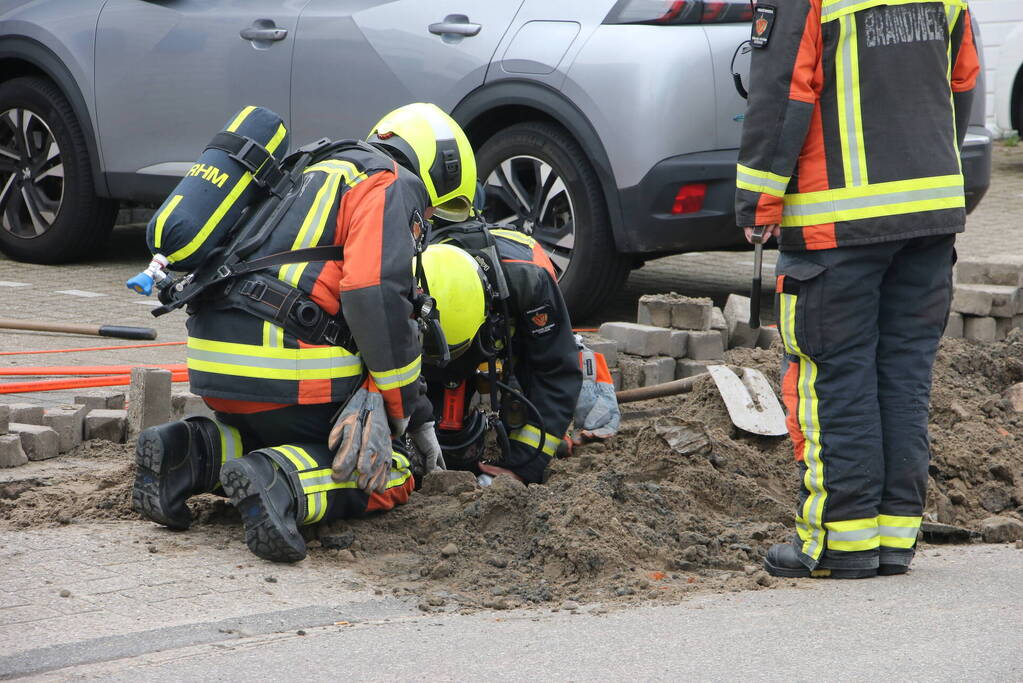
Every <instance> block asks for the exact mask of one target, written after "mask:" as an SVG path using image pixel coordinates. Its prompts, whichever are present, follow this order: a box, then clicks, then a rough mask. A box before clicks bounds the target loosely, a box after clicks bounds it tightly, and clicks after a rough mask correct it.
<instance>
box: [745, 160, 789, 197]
mask: <svg viewBox="0 0 1023 683" xmlns="http://www.w3.org/2000/svg"><path fill="white" fill-rule="evenodd" d="M789 180H791V179H790V178H786V177H784V176H780V175H777V174H775V173H769V172H767V171H758V170H756V169H754V168H750V167H748V166H743V165H742V164H737V165H736V176H735V185H736V187H740V188H742V189H743V190H749V191H750V192H760V193H763V194H769V195H771V196H772V197H784V196H785V190H786V189H787V188H788V186H789Z"/></svg>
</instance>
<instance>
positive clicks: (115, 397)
mask: <svg viewBox="0 0 1023 683" xmlns="http://www.w3.org/2000/svg"><path fill="white" fill-rule="evenodd" d="M131 379H132V382H131V386H130V388H129V391H128V401H127V403H126V401H125V395H124V393H123V392H117V391H98V392H93V393H89V394H84V395H81V396H76V397H75V399H74V405H66V406H59V407H53V408H43V407H42V406H36V405H31V404H28V403H15V404H10V405H2V404H0V468H7V467H18V466H20V465H24V464H26V463H27V462H29V461H32V460H48V459H50V458H56V457H57V456H59V455H63V454H65V453H68V452H70V451H72V450H74V448H75V447H76V446H78V445H79V444H81V443H82V441H90V440H103V441H112V442H115V443H126V442H128V441H132V440H134V439H135V437H136V436H137V435H138V433H139V432H140V431H142V430H143V429H145V428H147V427H151V426H153V425H158V424H162V423H164V422H169V421H170V420H172V419H181V418H182V417H187V416H188V415H196V414H200V415H207V416H212V415H213V412H212V411H211V410H210V409H209V408H208V407H206V404H205V403H203V401H202V399H200V398H199V397H198V396H195V395H194V394H191V393H188V392H172V391H171V374H170V373H169V372H168V371H166V370H158V369H155V368H133V369H132V377H131Z"/></svg>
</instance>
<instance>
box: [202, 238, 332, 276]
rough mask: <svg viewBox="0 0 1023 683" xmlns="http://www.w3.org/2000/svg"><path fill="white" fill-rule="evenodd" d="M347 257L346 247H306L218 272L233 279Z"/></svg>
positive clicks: (222, 267) (222, 268) (239, 264)
mask: <svg viewBox="0 0 1023 683" xmlns="http://www.w3.org/2000/svg"><path fill="white" fill-rule="evenodd" d="M344 257H345V250H344V247H342V246H340V245H334V244H330V245H327V246H323V247H306V248H305V249H294V250H292V251H279V252H277V253H276V254H270V255H269V256H263V257H261V258H257V259H253V260H251V261H241V262H239V263H233V264H229V265H224V266H221V267H220V270H218V271H217V274H218V275H221V277H232V276H235V275H246V274H248V273H255V272H256V271H259V270H266V269H267V268H273V267H275V266H284V265H288V264H290V263H317V262H321V261H340V260H342V259H344Z"/></svg>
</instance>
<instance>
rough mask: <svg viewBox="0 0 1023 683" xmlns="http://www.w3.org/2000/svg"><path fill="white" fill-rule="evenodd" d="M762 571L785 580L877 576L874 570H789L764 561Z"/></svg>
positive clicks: (866, 577)
mask: <svg viewBox="0 0 1023 683" xmlns="http://www.w3.org/2000/svg"><path fill="white" fill-rule="evenodd" d="M764 569H765V570H767V573H768V574H770V575H771V576H779V577H784V578H787V579H870V578H873V577H875V576H877V570H876V569H815V570H813V571H811V570H809V569H807V568H806V567H803V568H801V569H791V568H789V567H778V566H776V565H773V564H771V563H770V562H768V561H767V559H766V558H765V559H764Z"/></svg>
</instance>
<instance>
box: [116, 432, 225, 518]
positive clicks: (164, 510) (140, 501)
mask: <svg viewBox="0 0 1023 683" xmlns="http://www.w3.org/2000/svg"><path fill="white" fill-rule="evenodd" d="M210 424H211V426H212V427H213V429H216V427H215V426H213V425H212V423H210ZM207 431H208V430H205V429H203V426H202V425H201V424H200V421H199V420H187V421H186V420H181V421H178V422H168V423H167V424H163V425H158V426H156V427H150V428H149V429H146V430H145V431H143V432H142V433H141V434H139V438H138V442H137V443H136V446H135V465H136V467H135V484H134V486H133V487H132V492H131V502H132V508H133V509H134V510H135V511H136V512H138V513H140V514H141V515H142V516H143V517H146V518H147V519H150V520H152V521H154V522H156V523H157V524H162V525H164V526H166V527H169V528H171V529H177V530H184V529H187V528H188V527H189V525H191V523H192V513H191V512H190V511H189V509H188V506H187V505H185V501H187V500H188V499H189V497H191V496H193V495H195V494H197V493H205V492H207V491H212V490H213V488H214V487H215V486H216V484H217V472H216V470H217V466H218V465H219V464H220V462H219V454H218V453H217V452H216V451H215V450H214V446H213V442H212V438H211V436H210V435H209V434H208V433H207ZM215 460H216V462H214V461H215Z"/></svg>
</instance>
